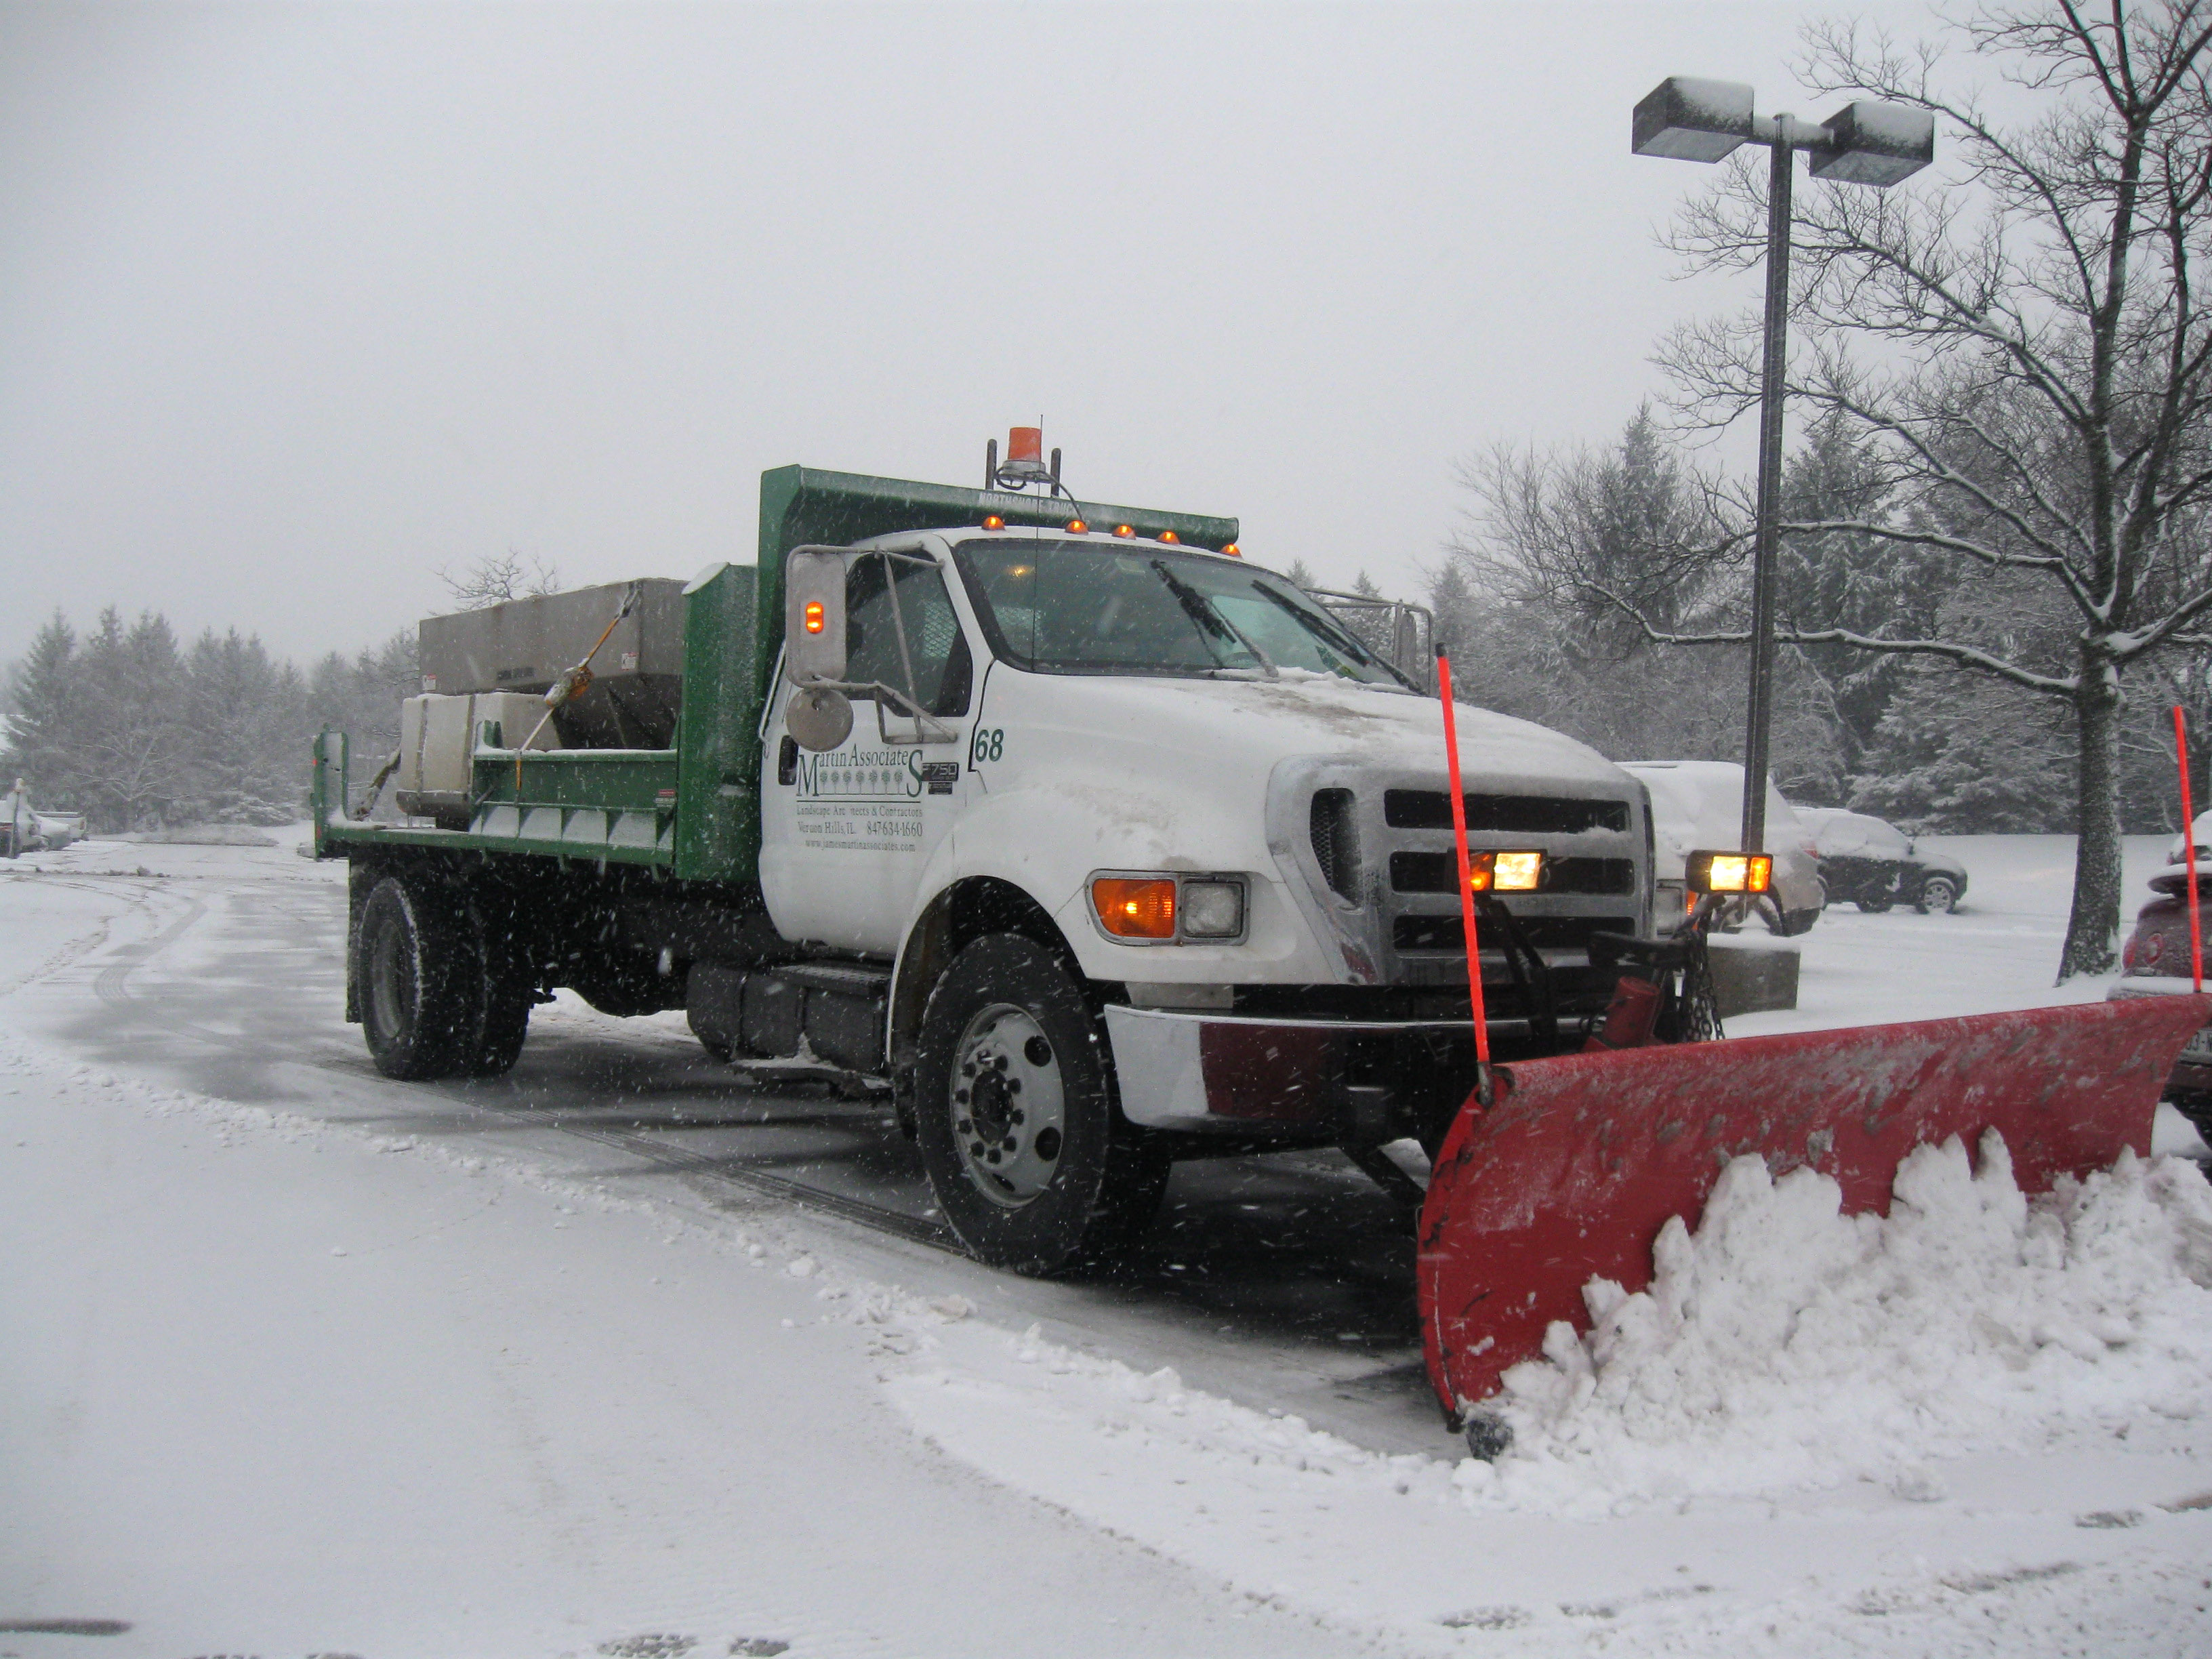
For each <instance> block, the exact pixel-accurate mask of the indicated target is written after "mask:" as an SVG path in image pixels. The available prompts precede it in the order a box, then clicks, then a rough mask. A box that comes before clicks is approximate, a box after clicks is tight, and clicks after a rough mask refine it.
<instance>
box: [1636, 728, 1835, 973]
mask: <svg viewBox="0 0 2212 1659" xmlns="http://www.w3.org/2000/svg"><path fill="white" fill-rule="evenodd" d="M1621 764H1622V766H1623V767H1625V768H1626V769H1627V770H1628V771H1629V772H1630V773H1631V774H1632V775H1634V776H1635V777H1637V778H1638V779H1640V780H1641V781H1642V782H1643V784H1644V787H1645V788H1646V789H1648V790H1650V792H1651V830H1652V839H1653V842H1654V843H1655V844H1654V846H1653V848H1652V854H1653V856H1652V861H1651V871H1652V874H1653V877H1654V878H1655V884H1656V887H1657V889H1658V902H1657V903H1656V906H1655V907H1654V909H1653V912H1652V913H1653V915H1666V914H1668V912H1669V911H1670V910H1671V911H1672V913H1674V914H1675V915H1680V913H1681V910H1682V908H1683V902H1684V901H1683V896H1682V870H1683V866H1684V865H1686V863H1687V862H1688V861H1689V856H1690V854H1692V852H1695V851H1696V850H1697V849H1698V848H1722V847H1734V846H1735V845H1736V844H1737V842H1738V841H1739V839H1740V838H1741V836H1742V833H1743V768H1742V767H1741V766H1738V765H1737V764H1736V763H1735V762H1733V761H1623V762H1622V763H1621ZM1765 850H1766V851H1767V852H1769V853H1771V854H1773V855H1774V891H1773V894H1772V896H1771V897H1772V902H1771V914H1768V915H1766V925H1767V927H1768V928H1769V929H1770V930H1771V932H1774V933H1783V934H1794V933H1803V932H1805V931H1806V930H1807V929H1808V928H1809V927H1812V925H1813V924H1814V922H1816V921H1819V920H1820V911H1821V909H1822V908H1823V907H1824V906H1825V905H1826V903H1827V902H1828V900H1827V890H1826V888H1824V887H1823V886H1822V885H1821V883H1820V860H1819V859H1818V857H1817V856H1816V855H1815V854H1814V851H1813V838H1812V836H1811V835H1810V834H1808V832H1807V830H1806V829H1805V826H1804V825H1803V824H1802V823H1799V822H1798V821H1797V814H1796V812H1795V811H1792V810H1791V808H1790V803H1789V802H1788V801H1786V800H1784V799H1782V795H1781V793H1780V792H1779V791H1778V790H1777V789H1776V788H1775V787H1774V786H1773V785H1772V784H1771V783H1770V784H1768V785H1767V787H1766V848H1765ZM1761 908H1762V913H1763V914H1765V911H1766V909H1767V907H1765V906H1762V907H1761Z"/></svg>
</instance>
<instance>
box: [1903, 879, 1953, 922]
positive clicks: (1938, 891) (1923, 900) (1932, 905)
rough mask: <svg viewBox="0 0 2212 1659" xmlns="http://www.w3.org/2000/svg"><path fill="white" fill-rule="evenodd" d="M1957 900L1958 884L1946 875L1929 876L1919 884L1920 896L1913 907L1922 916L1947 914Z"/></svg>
mask: <svg viewBox="0 0 2212 1659" xmlns="http://www.w3.org/2000/svg"><path fill="white" fill-rule="evenodd" d="M1958 902H1959V884H1958V883H1956V882H1954V881H1953V880H1952V879H1951V878H1950V877H1948V876H1930V877H1929V878H1928V879H1927V880H1925V881H1923V882H1922V883H1921V884H1920V897H1919V899H1918V900H1917V902H1915V903H1914V905H1913V907H1912V908H1914V909H1916V910H1917V911H1919V912H1920V914H1921V915H1923V916H1929V915H1935V916H1941V915H1948V914H1949V913H1950V912H1951V911H1952V910H1953V909H1954V908H1957V906H1958Z"/></svg>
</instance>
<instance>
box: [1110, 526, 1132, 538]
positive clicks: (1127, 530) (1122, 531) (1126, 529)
mask: <svg viewBox="0 0 2212 1659" xmlns="http://www.w3.org/2000/svg"><path fill="white" fill-rule="evenodd" d="M1114 533H1115V535H1117V536H1133V535H1135V534H1136V533H1137V526H1134V525H1133V524H1117V525H1115V526H1114Z"/></svg>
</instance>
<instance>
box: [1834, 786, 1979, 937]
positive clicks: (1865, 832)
mask: <svg viewBox="0 0 2212 1659" xmlns="http://www.w3.org/2000/svg"><path fill="white" fill-rule="evenodd" d="M1796 813H1797V817H1798V819H1799V821H1800V822H1801V823H1803V824H1804V825H1805V827H1806V828H1807V829H1809V830H1811V831H1812V832H1813V849H1814V852H1815V853H1817V854H1819V856H1820V879H1821V880H1823V881H1825V882H1826V883H1827V884H1828V901H1829V902H1830V903H1832V904H1834V903H1841V902H1843V901H1844V900H1846V899H1848V900H1850V902H1852V903H1854V904H1856V905H1857V906H1858V907H1859V908H1860V909H1862V910H1870V911H1873V912H1874V913H1875V914H1876V915H1879V914H1881V912H1882V911H1884V910H1887V909H1888V908H1891V907H1892V906H1893V905H1897V904H1909V905H1911V907H1912V908H1914V909H1916V910H1917V911H1919V912H1920V914H1921V915H1942V914H1944V913H1945V912H1947V911H1949V910H1952V909H1954V908H1957V906H1958V902H1959V901H1960V899H1961V898H1963V897H1965V896H1966V866H1965V865H1963V864H1961V863H1960V862H1959V860H1956V859H1954V858H1953V857H1952V856H1951V855H1950V854H1948V853H1939V852H1937V851H1936V850H1935V849H1934V848H1923V847H1922V846H1921V845H1920V843H1919V842H1917V841H1915V840H1914V839H1913V838H1912V837H1911V836H1908V835H1906V834H1905V831H1903V830H1902V829H1899V828H1898V827H1897V826H1896V825H1895V824H1893V823H1886V822H1885V821H1883V820H1882V819H1881V818H1877V817H1869V816H1868V815H1867V814H1866V813H1864V812H1847V811H1844V809H1843V808H1841V807H1839V806H1800V807H1797V808H1796Z"/></svg>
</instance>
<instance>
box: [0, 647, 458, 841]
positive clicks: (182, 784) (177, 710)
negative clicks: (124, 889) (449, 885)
mask: <svg viewBox="0 0 2212 1659" xmlns="http://www.w3.org/2000/svg"><path fill="white" fill-rule="evenodd" d="M420 684H421V678H420V675H419V672H418V671H417V669H416V653H415V634H414V632H413V630H412V629H409V630H407V631H405V632H403V633H398V634H395V635H392V637H391V638H390V639H388V640H386V641H384V642H383V643H382V644H381V645H379V646H374V647H370V648H368V649H366V650H363V651H361V652H359V653H356V654H355V655H353V656H351V657H347V656H343V655H341V654H340V653H337V652H332V653H330V654H329V655H327V656H325V657H324V658H323V659H320V660H319V661H318V662H316V663H315V664H313V665H312V666H310V667H309V668H307V669H306V670H305V671H302V670H301V669H300V668H299V667H297V666H295V665H294V664H292V663H290V662H288V661H285V660H283V659H279V658H275V657H272V656H270V653H269V652H268V650H267V648H266V647H264V646H263V644H262V643H261V641H260V640H259V639H258V637H256V636H254V635H240V633H239V632H238V631H237V630H236V629H228V630H226V631H225V632H223V633H220V634H218V633H216V632H215V631H214V630H213V629H210V630H208V631H207V632H205V633H204V634H202V635H200V636H199V637H198V638H197V640H195V641H192V643H191V645H190V646H185V647H180V646H179V644H178V642H177V638H176V635H175V633H174V632H173V630H172V629H171V628H170V626H169V623H168V622H167V619H166V618H165V617H161V616H158V615H155V614H152V613H146V614H142V615H141V616H140V617H138V618H137V621H136V622H131V623H125V621H124V619H123V617H122V615H121V614H120V613H119V612H118V611H115V610H114V609H113V608H112V607H111V608H110V609H108V610H106V611H102V612H101V613H100V617H99V619H98V620H97V621H96V622H95V623H94V625H93V626H92V627H91V628H90V629H88V630H87V631H86V632H84V633H83V634H82V635H80V634H79V633H77V632H76V629H73V628H72V627H71V626H70V623H69V621H68V620H67V618H66V617H63V616H62V615H61V614H60V613H58V612H57V613H56V614H55V616H54V617H53V618H52V620H51V621H49V622H48V623H46V626H45V627H44V628H42V629H40V630H39V633H38V636H37V637H36V638H35V639H33V641H32V642H31V647H30V649H29V651H28V652H27V653H25V655H24V657H23V658H22V659H21V661H19V662H18V663H16V664H15V665H14V668H13V669H12V671H10V673H9V678H8V684H7V685H6V687H5V696H4V702H0V773H4V775H6V776H7V777H8V778H9V780H10V781H12V780H13V779H15V778H16V777H19V776H20V777H21V778H23V779H24V780H26V781H27V783H28V785H29V787H30V791H31V799H32V800H33V802H34V803H35V804H36V805H38V806H40V808H42V809H45V810H47V811H64V812H82V813H83V814H85V817H86V820H87V823H88V827H89V828H90V829H92V830H94V832H95V833H100V832H105V833H108V834H113V833H116V832H118V831H122V830H129V829H150V828H155V827H157V826H160V825H164V824H176V823H263V824H268V823H289V822H291V821H293V820H294V819H296V818H298V817H301V816H303V815H304V813H305V811H306V793H307V762H308V751H309V748H310V739H311V738H313V734H314V733H315V732H317V731H319V729H321V728H322V727H323V726H325V725H329V726H337V727H339V728H341V729H343V730H345V731H348V732H351V733H352V735H353V738H354V741H355V742H356V744H359V745H361V746H362V749H363V750H364V751H366V752H381V751H383V750H389V749H391V748H393V747H396V746H397V744H398V740H399V703H400V700H401V699H402V698H403V697H405V696H410V695H411V694H412V693H413V692H414V691H416V690H417V689H418V688H419V687H420Z"/></svg>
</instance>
